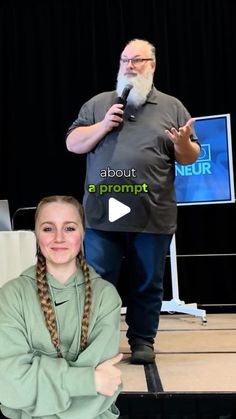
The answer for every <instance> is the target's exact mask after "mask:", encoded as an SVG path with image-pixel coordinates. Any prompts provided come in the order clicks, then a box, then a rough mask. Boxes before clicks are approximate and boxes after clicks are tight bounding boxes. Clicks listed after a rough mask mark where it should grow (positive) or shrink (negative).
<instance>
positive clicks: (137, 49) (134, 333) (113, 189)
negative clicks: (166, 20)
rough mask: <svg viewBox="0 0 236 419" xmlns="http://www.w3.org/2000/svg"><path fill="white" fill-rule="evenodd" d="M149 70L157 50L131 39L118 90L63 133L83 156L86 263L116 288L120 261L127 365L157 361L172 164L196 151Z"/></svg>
mask: <svg viewBox="0 0 236 419" xmlns="http://www.w3.org/2000/svg"><path fill="white" fill-rule="evenodd" d="M155 68H156V58H155V47H154V46H153V45H152V44H150V43H149V42H147V41H145V40H141V39H134V40H131V41H130V42H129V43H128V44H127V45H126V46H125V48H124V50H123V52H122V54H121V58H120V68H119V73H118V79H117V89H116V91H113V92H104V93H101V94H99V95H97V96H95V97H94V98H92V99H90V100H89V101H88V102H87V103H85V104H84V105H83V106H82V108H81V110H80V113H79V116H78V119H77V120H76V121H75V122H74V123H73V124H72V126H71V127H70V129H69V132H68V135H67V148H68V150H69V151H72V152H74V153H78V154H82V153H88V155H87V172H86V181H85V196H84V205H85V210H86V218H87V230H86V236H85V252H86V259H87V261H88V263H89V264H91V265H92V266H93V267H94V268H95V270H96V271H97V272H98V273H99V274H100V275H101V276H102V277H103V278H104V279H107V280H108V281H110V282H112V283H113V284H114V285H117V281H118V279H119V275H120V270H121V266H122V262H123V260H124V257H125V262H126V272H127V284H125V286H127V294H128V296H127V304H126V305H127V313H126V322H127V324H128V330H127V338H128V341H129V344H130V347H131V363H133V364H146V363H152V362H153V361H154V359H155V353H154V347H153V344H154V339H155V337H156V333H157V330H158V324H159V316H160V310H161V304H162V299H163V276H164V268H165V259H166V255H167V253H168V250H169V246H170V242H171V238H172V235H173V234H174V233H175V231H176V218H177V214H176V213H177V207H176V199H175V190H174V165H175V160H176V161H178V162H179V163H181V164H191V163H193V162H194V161H195V160H196V159H197V158H198V155H199V151H200V147H199V144H198V142H197V138H196V135H195V133H194V129H193V127H192V124H193V120H192V119H191V118H190V115H189V113H188V111H187V110H186V108H185V107H184V106H183V104H182V103H181V102H180V101H179V100H178V99H176V98H174V97H172V96H169V95H166V94H164V93H162V92H160V91H158V90H156V88H155V87H154V86H153V76H154V71H155ZM127 95H128V96H127ZM117 96H118V97H117ZM126 101H127V104H126ZM125 105H126V106H125ZM111 198H113V200H112V199H111ZM114 199H115V200H114ZM114 203H115V204H117V208H116V209H118V215H117V212H116V211H114ZM122 205H124V207H123V206H122ZM107 208H108V212H107ZM119 209H122V210H121V211H120V212H121V214H120V216H119ZM112 210H113V212H114V213H113V214H111V211H112ZM123 210H124V212H122V211H123ZM129 210H130V212H129V213H128V211H129ZM125 212H127V214H126V215H124V216H122V214H123V213H125ZM117 217H118V218H117Z"/></svg>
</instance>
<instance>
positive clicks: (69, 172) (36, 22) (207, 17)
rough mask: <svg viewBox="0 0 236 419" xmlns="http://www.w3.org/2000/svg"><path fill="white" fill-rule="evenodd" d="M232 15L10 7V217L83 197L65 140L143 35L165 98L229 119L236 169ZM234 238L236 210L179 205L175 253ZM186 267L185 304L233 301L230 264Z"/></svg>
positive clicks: (192, 5) (6, 160)
mask: <svg viewBox="0 0 236 419" xmlns="http://www.w3.org/2000/svg"><path fill="white" fill-rule="evenodd" d="M235 17H236V2H235V1H234V0H191V1H190V0H146V1H143V2H137V1H134V0H97V1H96V0H86V1H84V2H82V1H81V0H54V1H53V0H45V1H43V0H38V1H34V0H31V1H26V0H21V1H18V0H15V1H14V0H7V1H3V0H2V1H1V2H0V199H5V198H7V199H8V200H9V203H10V209H11V214H13V213H14V212H15V211H16V209H17V208H19V207H26V206H35V205H36V204H37V202H38V201H39V200H40V199H41V198H42V197H43V196H45V195H48V194H55V193H57V194H73V195H75V196H76V197H77V198H78V199H80V200H81V199H82V195H83V181H84V174H85V156H79V155H75V154H72V153H69V152H68V151H67V150H66V147H65V135H66V132H67V129H68V127H69V126H70V124H71V123H72V122H73V120H74V119H75V118H76V117H77V114H78V111H79V108H80V106H81V105H82V104H83V103H84V102H85V101H86V100H87V99H89V98H90V97H91V96H93V95H95V94H97V93H100V92H101V91H104V90H112V89H113V88H114V86H115V82H116V75H117V71H118V65H119V56H120V52H121V50H122V49H123V47H124V45H125V43H126V42H127V41H128V40H130V39H132V38H136V37H140V38H146V39H148V40H149V41H151V42H152V43H154V44H155V45H156V47H157V71H156V75H155V85H156V87H157V88H158V89H159V90H162V91H164V92H166V93H169V94H171V95H174V96H177V97H178V98H179V99H180V100H181V101H182V102H183V103H184V104H185V106H186V107H187V108H188V109H189V111H190V113H191V114H192V115H193V116H204V115H214V114H221V113H230V114H231V123H232V139H233V156H234V161H235V162H236V156H235V154H236V146H235V141H236V138H235V137H236V113H235V87H236V83H235V77H236V64H235V52H236V24H235ZM235 233H236V229H235V205H234V204H221V205H220V204H219V205H210V206H209V205H208V206H206V205H205V206H204V205H202V206H195V207H179V228H178V232H177V251H178V253H179V254H193V253H197V254H205V253H209V254H213V253H217V254H218V253H224V254H226V253H235ZM178 263H179V280H180V292H181V297H182V298H184V299H186V300H189V299H191V298H193V299H194V300H197V301H198V302H199V303H215V302H216V303H234V302H235V295H236V284H235V280H234V277H235V274H234V270H235V269H234V266H235V257H234V256H227V257H220V256H213V257H195V258H191V257H190V258H180V259H179V261H178ZM167 290H168V287H167ZM166 293H167V294H168V291H166ZM168 296H169V295H167V297H168Z"/></svg>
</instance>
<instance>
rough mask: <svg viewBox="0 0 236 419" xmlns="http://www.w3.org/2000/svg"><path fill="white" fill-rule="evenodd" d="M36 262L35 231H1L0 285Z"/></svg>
mask: <svg viewBox="0 0 236 419" xmlns="http://www.w3.org/2000/svg"><path fill="white" fill-rule="evenodd" d="M35 263H36V239H35V235H34V232H33V231H30V230H19V231H17V230H16V231H0V287H1V286H2V285H3V284H4V283H5V282H7V281H9V280H10V279H13V278H17V277H18V276H19V275H20V274H21V273H22V272H23V271H24V270H25V269H26V268H28V267H29V266H31V265H34V264H35Z"/></svg>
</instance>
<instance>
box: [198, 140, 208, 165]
mask: <svg viewBox="0 0 236 419" xmlns="http://www.w3.org/2000/svg"><path fill="white" fill-rule="evenodd" d="M198 161H211V145H210V144H202V145H201V151H200V155H199V157H198V159H197V162H198Z"/></svg>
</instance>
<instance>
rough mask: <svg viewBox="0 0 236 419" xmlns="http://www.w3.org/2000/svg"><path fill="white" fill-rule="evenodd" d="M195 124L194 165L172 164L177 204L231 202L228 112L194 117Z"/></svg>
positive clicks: (230, 150)
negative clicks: (198, 146)
mask: <svg viewBox="0 0 236 419" xmlns="http://www.w3.org/2000/svg"><path fill="white" fill-rule="evenodd" d="M194 127H195V130H196V134H197V136H198V138H199V142H200V144H201V153H200V156H199V158H198V160H197V161H196V162H195V163H194V164H191V165H181V164H178V163H176V165H175V176H176V178H175V189H176V198H177V203H178V205H196V204H214V203H227V202H234V201H235V194H234V178H233V162H232V147H231V128H230V114H225V115H213V116H206V117H199V118H196V120H195V122H194Z"/></svg>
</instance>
